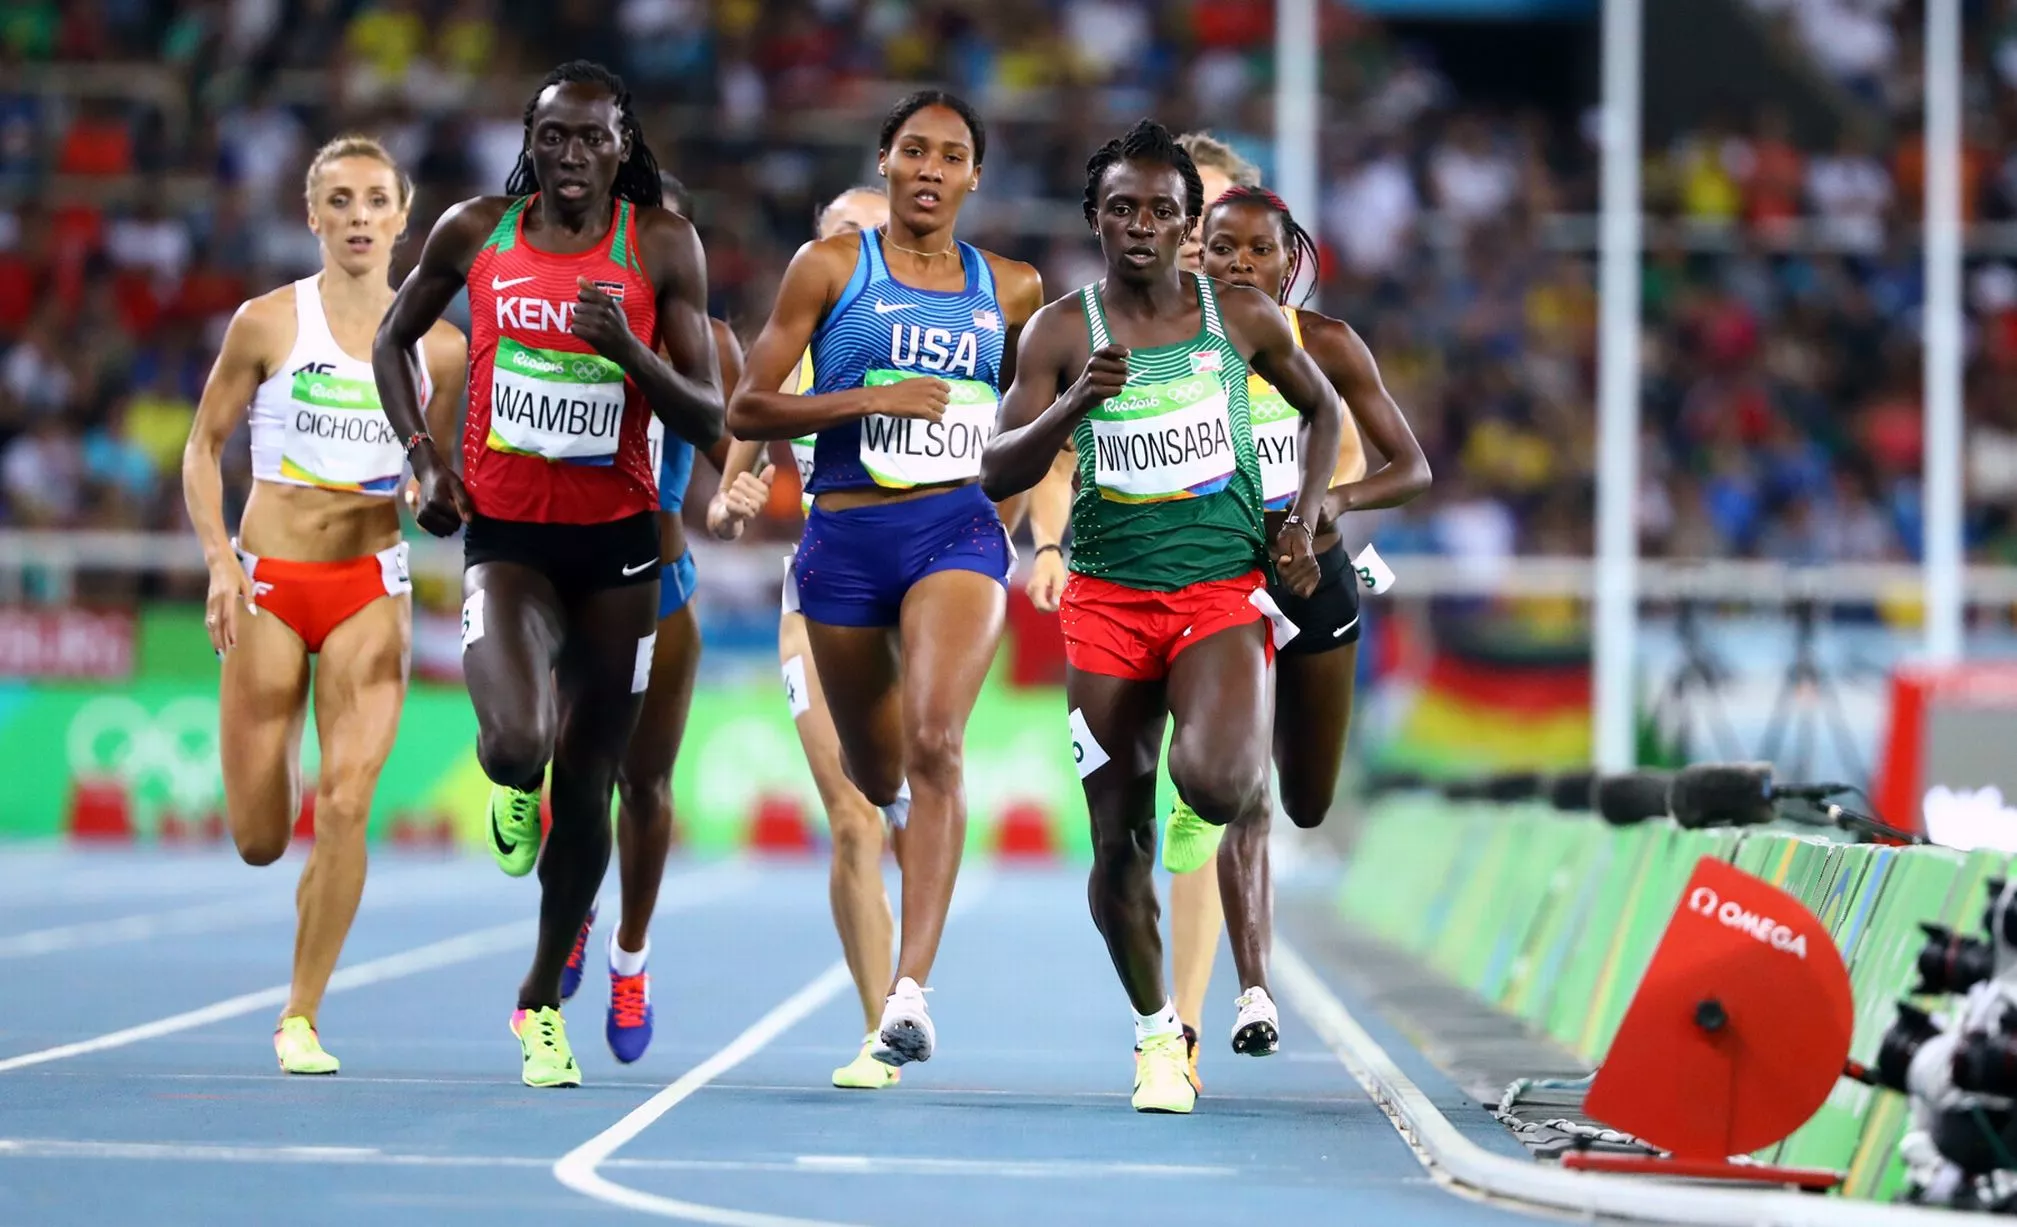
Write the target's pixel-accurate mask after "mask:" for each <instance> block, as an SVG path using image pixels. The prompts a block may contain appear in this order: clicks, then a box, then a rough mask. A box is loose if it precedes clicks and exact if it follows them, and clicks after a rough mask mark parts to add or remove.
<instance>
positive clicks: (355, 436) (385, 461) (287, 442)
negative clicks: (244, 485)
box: [252, 273, 433, 498]
mask: <svg viewBox="0 0 2017 1227" xmlns="http://www.w3.org/2000/svg"><path fill="white" fill-rule="evenodd" d="M294 325H295V327H294V348H293V349H292V350H290V351H289V352H288V355H287V361H286V362H284V363H282V364H281V367H280V369H279V370H278V371H276V372H274V374H273V375H272V377H271V378H269V379H267V380H266V382H264V383H262V384H260V385H259V389H258V391H256V392H254V393H253V394H252V475H253V476H254V477H256V478H258V479H259V480H261V481H273V482H280V483H282V484H283V485H289V486H311V487H314V488H316V489H320V490H346V491H349V492H351V493H354V494H370V495H375V496H378V497H380V498H391V497H392V496H393V495H394V494H395V493H397V492H398V490H399V479H400V477H401V476H402V475H404V473H405V471H406V452H405V449H404V448H403V447H401V446H400V440H399V438H398V435H397V434H396V433H395V432H394V431H393V429H392V423H391V422H388V421H387V420H386V418H385V411H384V410H383V409H382V408H380V407H379V404H378V384H377V382H376V381H375V380H374V379H373V377H372V374H371V364H370V363H369V362H359V361H358V360H357V359H355V358H353V357H351V356H350V355H349V354H346V353H344V352H343V347H342V346H340V345H338V344H337V343H336V338H335V336H333V335H332V334H331V333H330V331H329V318H328V316H326V315H324V314H323V312H322V275H321V274H320V273H317V274H316V275H315V276H313V277H304V278H302V279H301V280H300V281H297V282H295V283H294ZM414 354H415V356H416V357H418V358H419V359H420V387H419V393H420V404H421V406H422V407H423V408H425V406H426V405H427V400H428V397H429V396H430V395H432V392H433V385H432V381H431V380H429V379H428V377H427V357H426V354H425V352H424V351H423V350H422V349H421V347H420V346H415V347H414Z"/></svg>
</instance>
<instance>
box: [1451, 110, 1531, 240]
mask: <svg viewBox="0 0 2017 1227" xmlns="http://www.w3.org/2000/svg"><path fill="white" fill-rule="evenodd" d="M1429 179H1430V181H1431V182H1432V183H1434V184H1435V200H1436V207H1437V208H1438V209H1440V210H1441V211H1442V212H1443V213H1445V214H1446V215H1448V216H1449V217H1450V218H1452V219H1453V220H1455V221H1456V222H1457V223H1458V224H1459V225H1461V226H1465V227H1469V226H1473V225H1476V224H1477V223H1479V222H1482V221H1487V220H1489V219H1492V218H1495V217H1498V216H1499V215H1500V214H1501V213H1503V212H1505V210H1506V207H1507V206H1508V205H1510V204H1512V202H1513V196H1514V193H1515V192H1516V191H1517V190H1518V189H1519V175H1518V172H1517V171H1516V170H1515V169H1514V166H1513V163H1512V159H1511V158H1509V157H1507V156H1506V154H1505V152H1504V151H1503V150H1501V149H1498V148H1495V147H1494V144H1493V141H1492V138H1491V136H1490V134H1489V133H1488V131H1487V130H1486V128H1485V126H1484V125H1483V124H1482V123H1480V122H1479V121H1477V120H1475V119H1470V118H1465V119H1460V120H1459V121H1458V122H1457V124H1456V125H1455V127H1454V128H1453V129H1452V131H1451V133H1450V139H1449V140H1448V141H1446V142H1444V144H1443V146H1442V148H1440V149H1438V150H1437V151H1436V152H1435V154H1434V156H1433V157H1432V158H1431V159H1430V165H1429Z"/></svg>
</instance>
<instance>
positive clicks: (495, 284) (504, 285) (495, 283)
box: [490, 277, 532, 290]
mask: <svg viewBox="0 0 2017 1227" xmlns="http://www.w3.org/2000/svg"><path fill="white" fill-rule="evenodd" d="M531 280H532V278H531V277H512V278H510V279H508V280H507V279H505V278H503V277H492V278H491V279H490V288H491V289H493V290H505V289H510V288H511V287H512V286H515V285H524V284H525V283H526V282H528V281H531Z"/></svg>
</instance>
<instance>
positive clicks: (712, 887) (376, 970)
mask: <svg viewBox="0 0 2017 1227" xmlns="http://www.w3.org/2000/svg"><path fill="white" fill-rule="evenodd" d="M751 876H752V875H751V874H750V873H749V872H748V871H747V870H742V871H740V872H738V871H737V870H729V871H726V872H720V873H707V874H702V875H699V876H697V877H695V878H692V879H687V880H686V883H685V884H683V885H682V886H681V887H679V888H676V891H677V893H674V894H673V895H672V897H671V898H669V899H667V900H666V901H665V902H663V903H661V904H660V905H659V912H660V914H665V913H668V912H674V911H684V910H686V909H688V908H692V907H698V906H701V905H704V904H707V903H711V902H714V901H715V900H717V899H720V898H722V897H723V896H725V895H727V894H731V893H733V892H734V891H736V890H739V889H742V888H743V887H745V886H747V885H748V884H749V882H750V880H751ZM537 932H538V922H537V921H534V920H514V921H511V922H510V923H508V924H501V925H492V926H490V927H489V928H485V929H477V930H474V931H472V932H469V933H464V934H462V935H460V936H459V937H451V938H447V939H444V940H442V941H438V942H429V943H428V944H427V945H424V946H416V947H415V948H413V949H412V950H407V951H403V952H401V953H399V954H392V955H387V956H385V957H384V958H378V959H372V960H371V961H369V962H366V963H359V964H357V965H356V966H354V967H345V968H343V969H341V970H340V971H338V972H337V973H336V974H335V975H333V976H331V977H329V987H328V989H327V990H325V993H324V995H325V996H327V995H331V994H335V993H342V992H348V991H350V990H351V989H355V988H364V987H366V986H368V985H372V984H380V983H383V982H385V981H387V980H398V979H402V978H404V977H406V976H413V975H418V974H420V973H421V972H423V971H435V970H438V969H439V968H443V967H452V966H454V965H455V964H457V963H467V962H469V961H470V960H472V959H479V958H482V957H484V956H485V955H490V954H499V953H502V952H504V951H506V950H511V949H513V948H517V947H522V946H523V945H524V944H525V942H526V941H527V940H528V939H529V938H531V937H533V936H534V935H535V934H536V933H537ZM288 987H289V986H288V985H285V984H278V985H275V986H273V987H272V988H262V989H259V990H258V991H256V992H250V993H240V994H239V995H238V996H236V997H227V998H225V999H224V1000H222V1001H217V1002H212V1003H211V1004H210V1005H206V1006H202V1007H199V1008H197V1009H194V1010H185V1011H183V1012H182V1013H180V1014H171V1015H169V1016H168V1017H166V1018H157V1019H155V1020H154V1021H153V1022H149V1023H141V1024H140V1025H139V1026H136V1027H126V1028H124V1029H122V1030H119V1031H112V1032H108V1033H106V1034H104V1035H100V1036H94V1037H93V1038H91V1039H88V1040H78V1041H77V1042H75V1043H70V1044H58V1045H56V1046H55V1047H54V1048H44V1049H41V1050H39V1051H36V1052H27V1053H22V1054H21V1055H20V1056H15V1057H7V1058H6V1059H4V1060H0V1074H4V1073H6V1072H7V1071H9V1070H15V1069H25V1068H27V1067H28V1066H31V1065H44V1064H47V1063H48V1062H50V1061H61V1060H65V1059H67V1058H69V1057H81V1056H84V1055H86V1054H88V1053H93V1052H104V1051H106V1050H107V1049H111V1048H124V1047H126V1046H127V1045H129V1044H138V1043H141V1042H143V1041H146V1040H151V1039H159V1038H160V1037H162V1036H164V1035H173V1034H175V1033H176V1032H178V1031H188V1030H190V1029H192V1028H195V1027H202V1026H207V1025H209V1024H210V1023H214V1022H222V1021H223V1020H225V1019H227V1018H237V1017H239V1016H240V1015H244V1014H250V1013H252V1012H253V1011H255V1010H264V1009H272V1008H275V1007H277V1006H282V1005H285V1004H286V1003H287V993H288Z"/></svg>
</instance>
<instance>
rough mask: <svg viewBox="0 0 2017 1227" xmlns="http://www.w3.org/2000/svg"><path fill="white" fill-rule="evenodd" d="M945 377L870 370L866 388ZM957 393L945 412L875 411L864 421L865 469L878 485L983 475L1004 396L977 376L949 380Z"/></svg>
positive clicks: (933, 482)
mask: <svg viewBox="0 0 2017 1227" xmlns="http://www.w3.org/2000/svg"><path fill="white" fill-rule="evenodd" d="M918 378H933V379H937V378H942V376H936V375H927V374H925V373H924V372H918V371H887V370H880V371H870V372H868V374H867V375H866V376H865V377H864V378H863V379H862V386H863V387H865V388H880V387H887V386H889V385H890V384H893V383H896V382H897V381H899V380H903V379H918ZM945 382H946V383H947V384H949V385H951V388H952V392H951V394H950V396H949V398H948V400H947V403H946V407H945V416H944V417H942V418H940V419H939V420H938V421H936V422H928V421H926V420H924V419H923V418H903V417H890V416H888V415H886V414H881V413H871V414H869V415H868V416H867V417H865V418H863V419H862V420H861V467H862V468H864V469H866V470H868V475H869V476H870V477H872V478H874V479H875V484H876V485H878V486H885V487H888V488H890V489H894V490H904V489H909V488H910V487H912V486H938V485H944V484H946V483H948V482H957V481H970V480H972V479H973V478H976V477H979V476H980V457H981V452H982V450H983V449H985V448H986V447H987V441H988V440H989V439H991V438H993V437H994V428H995V418H996V415H997V413H998V411H999V410H1000V408H1001V398H1000V397H999V396H998V395H997V394H996V393H995V390H994V388H993V387H992V386H990V385H988V384H985V383H982V382H980V381H979V380H975V379H947V380H946V381H945Z"/></svg>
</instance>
